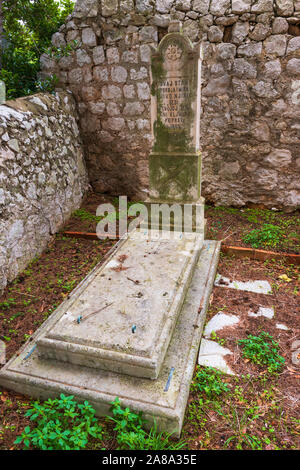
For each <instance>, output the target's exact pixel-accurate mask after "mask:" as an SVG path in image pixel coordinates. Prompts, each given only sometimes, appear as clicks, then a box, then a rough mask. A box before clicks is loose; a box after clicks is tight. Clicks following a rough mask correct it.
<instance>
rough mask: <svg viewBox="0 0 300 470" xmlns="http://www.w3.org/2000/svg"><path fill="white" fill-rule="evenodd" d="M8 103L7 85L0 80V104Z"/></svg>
mask: <svg viewBox="0 0 300 470" xmlns="http://www.w3.org/2000/svg"><path fill="white" fill-rule="evenodd" d="M5 101H6V90H5V83H4V82H3V81H2V80H0V104H3V103H4V102H5Z"/></svg>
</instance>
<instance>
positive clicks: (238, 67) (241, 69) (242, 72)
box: [232, 59, 257, 78]
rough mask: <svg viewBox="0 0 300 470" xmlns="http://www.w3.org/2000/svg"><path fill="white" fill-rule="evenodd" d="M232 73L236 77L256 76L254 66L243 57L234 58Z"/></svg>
mask: <svg viewBox="0 0 300 470" xmlns="http://www.w3.org/2000/svg"><path fill="white" fill-rule="evenodd" d="M232 70H233V74H234V75H236V76H237V77H240V78H242V77H244V78H256V76H257V70H256V68H255V67H254V66H253V65H252V64H250V63H249V62H247V61H246V60H245V59H235V61H234V63H233V69H232Z"/></svg>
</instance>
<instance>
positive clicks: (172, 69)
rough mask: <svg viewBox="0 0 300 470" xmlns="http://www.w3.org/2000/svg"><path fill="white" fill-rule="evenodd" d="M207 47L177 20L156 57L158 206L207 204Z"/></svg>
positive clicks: (153, 191)
mask: <svg viewBox="0 0 300 470" xmlns="http://www.w3.org/2000/svg"><path fill="white" fill-rule="evenodd" d="M200 53H201V48H200V46H199V45H197V46H195V47H193V45H192V43H191V42H190V40H189V39H188V38H186V37H185V36H184V35H183V34H182V32H181V25H180V22H179V21H173V22H171V24H170V26H169V34H167V35H166V36H165V37H164V38H163V39H162V41H161V42H160V44H159V47H158V49H157V51H156V52H155V53H154V54H153V55H152V63H151V75H152V86H151V93H152V100H151V118H152V133H153V139H154V143H153V148H152V152H151V155H150V161H149V170H150V171H149V173H150V190H149V195H150V200H151V201H152V202H155V201H157V202H162V201H163V202H165V201H170V202H174V201H176V202H179V203H181V202H197V201H199V202H201V203H203V201H202V200H201V201H200V189H201V184H200V181H201V155H200V151H199V136H200V98H201V97H200V89H201V88H200V87H201V54H200Z"/></svg>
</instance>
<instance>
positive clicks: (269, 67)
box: [265, 59, 281, 78]
mask: <svg viewBox="0 0 300 470" xmlns="http://www.w3.org/2000/svg"><path fill="white" fill-rule="evenodd" d="M280 74H281V63H280V60H279V59H276V60H270V61H269V62H266V63H265V76H266V77H269V78H277V77H279V76H280Z"/></svg>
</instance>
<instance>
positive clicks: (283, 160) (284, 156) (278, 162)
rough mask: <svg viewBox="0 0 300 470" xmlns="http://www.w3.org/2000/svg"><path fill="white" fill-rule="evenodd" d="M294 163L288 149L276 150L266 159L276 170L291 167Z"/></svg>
mask: <svg viewBox="0 0 300 470" xmlns="http://www.w3.org/2000/svg"><path fill="white" fill-rule="evenodd" d="M291 161H292V154H291V152H290V150H287V149H274V150H273V151H272V152H271V153H270V154H269V155H267V156H266V157H265V162H266V163H268V164H269V165H270V166H273V167H275V168H281V167H285V166H287V165H289V163H291Z"/></svg>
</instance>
